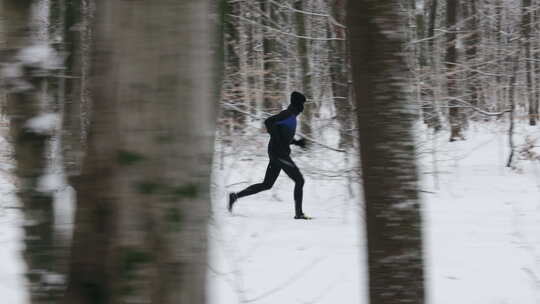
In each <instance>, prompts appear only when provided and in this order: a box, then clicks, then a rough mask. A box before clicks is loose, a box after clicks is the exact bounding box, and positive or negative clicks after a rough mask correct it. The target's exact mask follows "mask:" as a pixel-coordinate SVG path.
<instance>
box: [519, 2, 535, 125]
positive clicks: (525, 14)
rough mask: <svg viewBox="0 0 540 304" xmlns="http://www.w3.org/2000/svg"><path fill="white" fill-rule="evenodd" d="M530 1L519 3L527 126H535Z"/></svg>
mask: <svg viewBox="0 0 540 304" xmlns="http://www.w3.org/2000/svg"><path fill="white" fill-rule="evenodd" d="M531 14H532V13H531V0H522V1H521V15H522V19H521V33H522V36H523V37H522V38H523V46H522V47H523V49H524V51H525V52H524V53H525V80H526V86H527V91H526V96H527V99H528V101H529V125H531V126H534V125H536V120H537V119H538V102H537V101H536V98H535V95H534V92H533V84H532V64H531V61H532V60H531V26H532V25H531V21H532V18H531Z"/></svg>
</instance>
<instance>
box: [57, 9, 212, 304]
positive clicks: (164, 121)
mask: <svg viewBox="0 0 540 304" xmlns="http://www.w3.org/2000/svg"><path fill="white" fill-rule="evenodd" d="M213 3H214V2H212V1H209V0H206V1H201V0H197V1H190V0H184V1H178V0H155V1H151V2H150V1H108V0H100V1H96V15H95V23H94V26H95V40H94V41H95V44H94V53H93V63H92V83H93V85H92V97H93V106H92V121H91V125H90V128H89V135H88V141H87V152H86V156H85V158H84V161H83V169H82V174H81V177H80V182H79V183H78V187H77V204H78V206H77V211H76V218H75V222H76V223H75V231H74V240H73V250H72V261H71V270H70V280H69V286H68V295H67V297H66V299H65V301H64V303H66V304H67V303H80V304H85V303H88V304H90V303H92V304H94V303H162V304H168V303H171V304H172V303H175V304H177V303H204V302H205V277H206V256H207V252H206V251H207V248H206V239H207V236H206V229H207V219H208V216H209V211H210V209H209V208H210V204H209V183H210V180H209V176H210V163H211V156H212V153H213V133H214V116H215V115H214V112H215V109H216V101H217V89H216V87H215V84H216V83H219V81H220V79H219V78H220V77H219V76H218V75H220V71H219V69H217V68H216V67H217V65H216V63H215V62H216V59H217V56H218V53H219V52H218V48H217V45H218V43H217V40H216V35H215V26H214V25H215V24H214V23H213V22H212V21H211V20H217V19H219V18H218V17H217V15H216V13H215V8H214V7H213Z"/></svg>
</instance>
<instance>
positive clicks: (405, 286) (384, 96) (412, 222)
mask: <svg viewBox="0 0 540 304" xmlns="http://www.w3.org/2000/svg"><path fill="white" fill-rule="evenodd" d="M347 13H348V16H347V25H348V28H349V41H350V47H351V59H352V66H353V67H352V69H353V85H354V88H355V93H356V104H357V111H358V112H357V115H358V128H359V136H360V146H361V165H362V176H363V185H364V199H365V213H366V215H365V217H366V228H367V247H368V248H367V251H368V267H369V280H368V281H369V299H370V302H371V303H372V304H390V303H392V304H395V303H424V273H423V249H422V235H421V231H422V230H421V227H422V222H421V215H420V200H419V197H418V189H417V187H418V186H417V168H416V159H415V145H414V143H413V132H412V127H413V123H414V121H415V120H416V119H417V115H416V111H415V110H414V109H413V107H411V105H410V104H409V100H407V94H405V91H406V85H407V83H408V81H407V78H408V74H407V66H406V64H405V58H404V54H403V52H402V47H403V45H402V44H403V42H404V41H403V35H402V33H403V31H401V29H402V26H403V22H402V21H403V20H404V18H403V17H402V16H401V15H400V6H399V1H398V0H363V1H349V2H348V9H347Z"/></svg>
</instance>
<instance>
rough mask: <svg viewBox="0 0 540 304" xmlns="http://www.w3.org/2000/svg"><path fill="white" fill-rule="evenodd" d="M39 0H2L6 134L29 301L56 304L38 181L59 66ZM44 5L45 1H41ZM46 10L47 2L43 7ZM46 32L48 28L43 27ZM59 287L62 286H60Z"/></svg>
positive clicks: (49, 219)
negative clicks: (51, 81) (51, 84)
mask: <svg viewBox="0 0 540 304" xmlns="http://www.w3.org/2000/svg"><path fill="white" fill-rule="evenodd" d="M37 4H38V2H37V1H31V0H3V1H2V11H1V12H0V13H1V14H2V18H3V19H4V26H5V29H3V30H4V31H5V38H6V41H5V45H4V49H3V50H2V51H3V54H4V56H5V57H2V69H1V75H0V78H1V79H2V85H3V88H2V89H3V91H5V92H6V99H7V114H8V117H9V119H10V138H11V141H12V142H13V153H14V158H15V163H16V170H15V173H16V176H17V179H18V182H17V187H18V189H17V193H18V197H19V199H20V201H21V204H22V210H23V213H24V219H25V221H24V226H23V229H24V234H25V236H24V250H23V257H24V260H25V262H26V265H27V271H26V277H27V278H28V282H29V289H30V292H29V293H30V301H31V303H56V300H57V299H58V298H59V296H60V295H61V292H62V286H58V284H57V283H58V282H57V280H52V279H53V278H56V277H59V276H58V274H57V273H56V272H55V271H54V266H53V265H55V263H56V262H57V259H56V255H55V250H54V247H55V245H54V236H53V224H54V211H53V197H52V194H51V193H49V192H46V191H43V190H42V189H41V187H40V181H41V180H42V178H43V176H44V174H45V173H46V169H47V165H48V160H47V151H48V144H49V140H50V139H51V136H52V135H53V134H52V130H53V129H54V121H55V116H54V115H52V114H51V113H46V112H45V110H46V109H47V107H46V100H47V98H48V96H47V92H46V88H47V85H48V77H49V76H50V75H51V74H52V73H53V71H55V70H58V69H59V68H60V66H59V63H60V62H59V61H58V60H57V59H58V58H57V57H56V54H55V52H54V50H53V48H52V47H51V46H50V44H49V42H48V41H47V40H46V39H42V37H39V35H38V31H39V30H41V31H43V30H44V29H43V28H40V27H38V26H37V24H36V22H35V18H36V15H35V14H36V12H37V13H39V12H40V11H39V10H36V7H35V5H37ZM41 4H43V3H41ZM42 9H43V10H47V9H48V8H47V7H46V6H43V7H42ZM45 31H46V29H45ZM60 285H61V284H60Z"/></svg>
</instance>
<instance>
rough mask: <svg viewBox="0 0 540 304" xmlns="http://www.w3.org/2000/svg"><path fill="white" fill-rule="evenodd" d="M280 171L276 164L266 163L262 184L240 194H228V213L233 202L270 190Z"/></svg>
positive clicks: (248, 188)
mask: <svg viewBox="0 0 540 304" xmlns="http://www.w3.org/2000/svg"><path fill="white" fill-rule="evenodd" d="M280 171H281V168H280V167H279V166H278V165H277V164H276V163H272V161H270V162H269V163H268V167H267V168H266V173H265V174H264V180H263V182H262V183H258V184H254V185H251V186H249V187H247V188H246V189H244V190H242V191H240V192H237V193H234V192H232V193H230V194H229V211H232V207H233V205H234V202H236V200H237V199H239V198H241V197H244V196H248V195H252V194H255V193H259V192H261V191H264V190H268V189H270V188H272V186H273V185H274V183H275V182H276V179H277V178H278V176H279V172H280Z"/></svg>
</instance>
